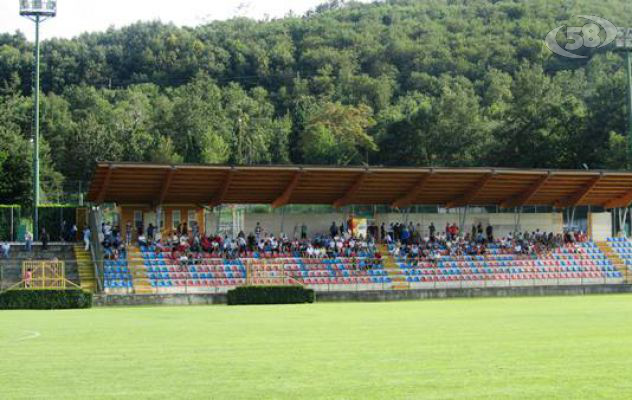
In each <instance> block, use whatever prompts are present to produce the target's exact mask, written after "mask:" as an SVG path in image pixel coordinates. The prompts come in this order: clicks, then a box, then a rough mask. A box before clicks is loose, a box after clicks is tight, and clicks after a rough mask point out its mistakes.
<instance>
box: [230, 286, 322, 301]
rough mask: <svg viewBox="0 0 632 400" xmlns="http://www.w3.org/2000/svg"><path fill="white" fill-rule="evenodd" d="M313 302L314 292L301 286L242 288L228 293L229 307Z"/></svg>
mask: <svg viewBox="0 0 632 400" xmlns="http://www.w3.org/2000/svg"><path fill="white" fill-rule="evenodd" d="M313 302H314V291H313V290H312V289H305V288H303V287H301V286H241V287H238V288H235V289H232V290H229V291H228V305H241V304H297V303H313Z"/></svg>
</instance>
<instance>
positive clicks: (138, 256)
mask: <svg viewBox="0 0 632 400" xmlns="http://www.w3.org/2000/svg"><path fill="white" fill-rule="evenodd" d="M127 264H128V266H129V270H130V273H131V274H132V283H133V284H134V293H136V294H153V293H154V289H153V288H152V287H151V283H149V276H148V275H147V268H146V267H145V264H144V262H143V255H142V253H141V251H140V249H139V248H138V247H137V246H129V247H128V254H127Z"/></svg>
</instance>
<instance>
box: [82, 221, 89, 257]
mask: <svg viewBox="0 0 632 400" xmlns="http://www.w3.org/2000/svg"><path fill="white" fill-rule="evenodd" d="M83 244H84V250H85V251H88V250H90V228H88V227H87V226H86V227H85V229H84V230H83Z"/></svg>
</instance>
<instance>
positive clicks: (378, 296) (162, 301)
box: [93, 284, 632, 307]
mask: <svg viewBox="0 0 632 400" xmlns="http://www.w3.org/2000/svg"><path fill="white" fill-rule="evenodd" d="M616 293H632V285H624V284H620V285H584V286H581V285H574V286H531V287H517V288H467V289H427V290H383V291H378V290H375V291H358V292H317V293H316V301H317V302H337V301H340V302H343V301H345V302H346V301H362V302H378V301H402V300H423V299H442V298H459V297H470V298H471V297H518V296H581V295H592V294H616ZM226 301H227V300H226V295H225V294H170V295H110V296H107V295H99V296H95V298H94V302H93V304H94V306H96V307H104V306H141V305H211V304H226Z"/></svg>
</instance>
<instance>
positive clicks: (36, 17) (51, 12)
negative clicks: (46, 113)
mask: <svg viewBox="0 0 632 400" xmlns="http://www.w3.org/2000/svg"><path fill="white" fill-rule="evenodd" d="M20 15H21V16H23V17H26V18H28V19H30V20H31V21H33V22H35V73H34V74H33V75H34V78H35V85H34V87H33V103H34V105H35V111H34V118H33V119H34V127H33V237H34V238H35V239H37V238H38V236H39V231H38V226H37V222H38V221H37V220H38V210H37V207H38V206H39V194H40V193H39V186H40V182H39V91H40V84H39V75H40V43H39V27H40V23H41V22H44V21H45V20H46V19H49V18H53V17H54V16H55V15H57V0H20Z"/></svg>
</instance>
